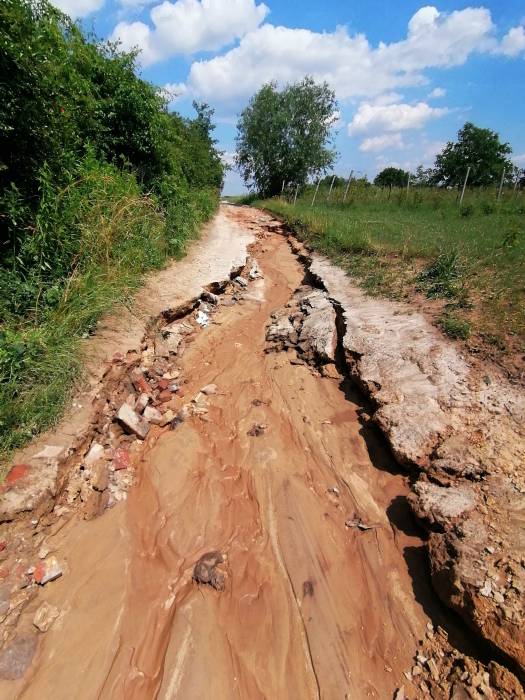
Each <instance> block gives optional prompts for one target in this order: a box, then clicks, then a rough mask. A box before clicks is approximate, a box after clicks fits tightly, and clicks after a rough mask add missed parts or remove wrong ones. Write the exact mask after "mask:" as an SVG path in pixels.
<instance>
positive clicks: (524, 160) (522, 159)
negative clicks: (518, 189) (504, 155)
mask: <svg viewBox="0 0 525 700" xmlns="http://www.w3.org/2000/svg"><path fill="white" fill-rule="evenodd" d="M512 160H513V161H514V162H515V163H516V164H517V165H525V153H522V154H521V155H517V156H513V158H512Z"/></svg>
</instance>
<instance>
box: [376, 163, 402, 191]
mask: <svg viewBox="0 0 525 700" xmlns="http://www.w3.org/2000/svg"><path fill="white" fill-rule="evenodd" d="M408 176H409V173H408V172H407V171H406V170H402V169H401V168H393V167H389V168H385V169H384V170H381V172H380V173H379V174H378V175H376V178H375V180H374V185H377V187H406V184H407V182H408Z"/></svg>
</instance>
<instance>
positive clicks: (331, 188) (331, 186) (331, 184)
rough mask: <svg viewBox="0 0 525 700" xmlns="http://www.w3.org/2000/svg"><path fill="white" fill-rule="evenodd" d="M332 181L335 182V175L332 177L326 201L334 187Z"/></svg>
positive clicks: (328, 199)
mask: <svg viewBox="0 0 525 700" xmlns="http://www.w3.org/2000/svg"><path fill="white" fill-rule="evenodd" d="M334 182H335V175H334V176H333V178H332V182H331V183H330V189H329V190H328V197H327V198H326V201H327V202H329V201H330V197H331V195H332V190H333V189H334Z"/></svg>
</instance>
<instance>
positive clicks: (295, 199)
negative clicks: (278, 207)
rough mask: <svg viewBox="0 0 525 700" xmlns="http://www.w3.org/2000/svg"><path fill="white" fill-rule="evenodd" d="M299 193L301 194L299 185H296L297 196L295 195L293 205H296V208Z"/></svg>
mask: <svg viewBox="0 0 525 700" xmlns="http://www.w3.org/2000/svg"><path fill="white" fill-rule="evenodd" d="M298 192H299V185H296V186H295V195H294V198H293V205H294V207H295V203H296V202H297V193H298Z"/></svg>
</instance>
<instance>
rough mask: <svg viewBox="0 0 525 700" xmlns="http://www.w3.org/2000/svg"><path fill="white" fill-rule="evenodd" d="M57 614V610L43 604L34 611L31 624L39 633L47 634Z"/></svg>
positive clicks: (52, 606)
mask: <svg viewBox="0 0 525 700" xmlns="http://www.w3.org/2000/svg"><path fill="white" fill-rule="evenodd" d="M59 614H60V613H59V611H58V608H56V607H55V606H54V605H50V604H49V603H46V602H44V603H42V605H41V606H40V607H39V608H38V610H37V611H36V613H35V617H34V618H33V624H34V626H35V627H36V628H37V629H39V630H40V631H41V632H47V631H48V629H50V627H51V625H52V624H53V622H54V621H55V620H56V619H57V617H58V616H59Z"/></svg>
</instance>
